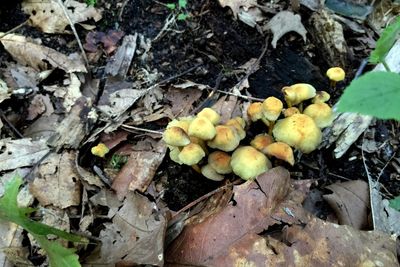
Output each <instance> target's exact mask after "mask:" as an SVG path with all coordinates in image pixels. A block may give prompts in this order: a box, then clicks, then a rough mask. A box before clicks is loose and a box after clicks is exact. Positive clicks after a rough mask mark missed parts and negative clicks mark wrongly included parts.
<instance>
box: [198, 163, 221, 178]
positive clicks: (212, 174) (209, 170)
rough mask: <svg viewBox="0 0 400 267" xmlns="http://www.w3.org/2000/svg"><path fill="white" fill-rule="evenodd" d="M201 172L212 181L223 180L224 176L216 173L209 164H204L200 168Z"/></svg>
mask: <svg viewBox="0 0 400 267" xmlns="http://www.w3.org/2000/svg"><path fill="white" fill-rule="evenodd" d="M201 174H203V175H204V176H205V177H206V178H208V179H210V180H213V181H217V182H219V181H222V180H224V176H223V175H221V174H219V173H217V172H216V171H215V170H214V169H213V167H211V165H210V164H207V165H204V166H203V167H202V168H201Z"/></svg>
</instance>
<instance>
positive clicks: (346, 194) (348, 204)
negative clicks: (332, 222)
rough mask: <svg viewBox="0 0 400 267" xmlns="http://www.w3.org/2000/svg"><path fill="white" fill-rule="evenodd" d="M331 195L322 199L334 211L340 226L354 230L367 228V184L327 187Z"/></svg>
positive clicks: (351, 183) (362, 182)
mask: <svg viewBox="0 0 400 267" xmlns="http://www.w3.org/2000/svg"><path fill="white" fill-rule="evenodd" d="M326 188H328V189H329V190H331V191H332V192H333V194H329V195H328V194H325V195H324V196H323V198H324V199H325V200H326V201H327V202H328V203H329V205H330V206H331V207H332V208H333V209H334V210H335V212H336V215H337V216H338V218H339V222H340V224H345V225H350V226H353V227H354V228H356V229H366V228H367V227H368V210H369V207H370V205H369V191H368V184H367V183H366V182H364V181H361V180H356V181H348V182H344V183H336V184H332V185H330V186H327V187H326Z"/></svg>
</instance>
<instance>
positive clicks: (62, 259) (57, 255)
mask: <svg viewBox="0 0 400 267" xmlns="http://www.w3.org/2000/svg"><path fill="white" fill-rule="evenodd" d="M33 237H34V238H35V239H36V240H37V241H38V243H39V244H40V247H41V248H43V249H44V250H45V251H46V253H47V256H48V257H49V261H50V266H51V267H80V266H81V264H80V263H79V257H78V255H76V254H75V250H74V249H71V248H65V247H63V246H62V245H61V244H60V243H58V242H56V241H49V240H47V238H46V237H45V236H40V235H35V234H33Z"/></svg>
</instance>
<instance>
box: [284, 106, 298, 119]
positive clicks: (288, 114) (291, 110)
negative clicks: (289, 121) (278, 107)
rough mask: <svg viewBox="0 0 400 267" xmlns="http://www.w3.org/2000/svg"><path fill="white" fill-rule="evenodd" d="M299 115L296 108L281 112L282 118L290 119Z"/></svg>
mask: <svg viewBox="0 0 400 267" xmlns="http://www.w3.org/2000/svg"><path fill="white" fill-rule="evenodd" d="M300 113H301V112H300V110H299V109H298V108H296V107H290V108H287V109H285V110H283V116H285V118H286V117H290V116H292V115H293V114H300Z"/></svg>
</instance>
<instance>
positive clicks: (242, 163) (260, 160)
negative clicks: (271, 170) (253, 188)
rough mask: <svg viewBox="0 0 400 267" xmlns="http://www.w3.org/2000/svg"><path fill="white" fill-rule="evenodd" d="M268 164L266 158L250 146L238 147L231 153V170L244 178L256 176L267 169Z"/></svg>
mask: <svg viewBox="0 0 400 267" xmlns="http://www.w3.org/2000/svg"><path fill="white" fill-rule="evenodd" d="M270 165H271V163H270V162H269V160H268V158H267V157H266V156H265V155H264V154H263V153H261V152H259V151H258V150H257V149H255V148H254V147H251V146H243V147H239V148H238V149H236V150H235V151H234V152H233V154H232V159H231V166H232V170H233V172H234V173H235V174H236V175H238V176H239V177H240V178H242V179H244V180H249V179H254V178H256V177H257V176H258V175H260V174H261V173H263V172H265V171H267V170H268V166H270Z"/></svg>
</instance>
